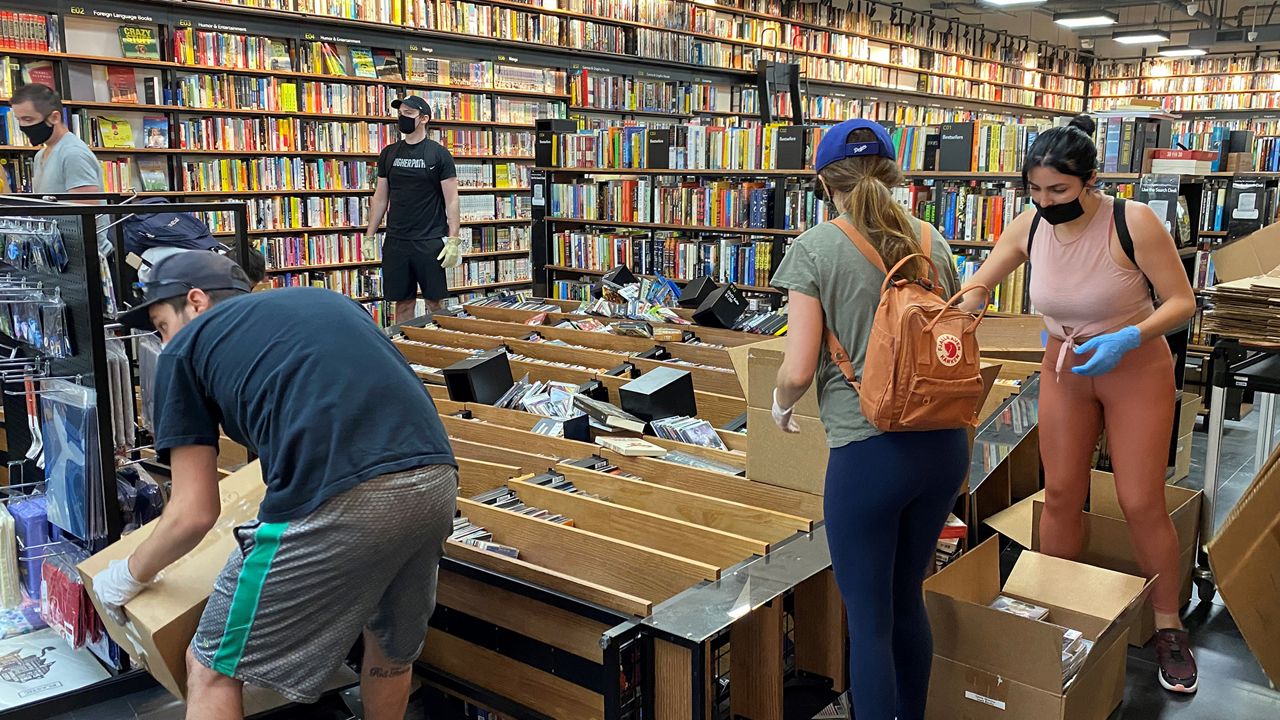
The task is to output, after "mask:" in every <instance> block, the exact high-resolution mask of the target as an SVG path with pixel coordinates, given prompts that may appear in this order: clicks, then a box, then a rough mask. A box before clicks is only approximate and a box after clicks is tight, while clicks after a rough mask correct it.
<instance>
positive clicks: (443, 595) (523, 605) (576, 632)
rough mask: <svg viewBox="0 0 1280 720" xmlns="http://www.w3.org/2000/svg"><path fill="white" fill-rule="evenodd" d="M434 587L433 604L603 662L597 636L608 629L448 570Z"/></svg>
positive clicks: (444, 571) (594, 660) (593, 660)
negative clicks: (438, 604)
mask: <svg viewBox="0 0 1280 720" xmlns="http://www.w3.org/2000/svg"><path fill="white" fill-rule="evenodd" d="M436 587H437V590H436V600H437V601H438V602H439V603H440V604H441V605H443V606H444V607H448V608H453V609H454V610H457V611H459V612H463V613H466V614H467V615H470V616H471V617H474V618H477V619H479V620H483V621H485V622H489V623H493V624H494V625H497V626H499V627H504V628H506V629H508V630H513V631H515V632H518V633H520V634H521V635H524V636H526V637H530V638H533V639H534V640H538V641H540V642H544V643H546V644H548V645H550V646H552V647H556V648H560V649H561V650H565V651H567V652H571V653H573V654H574V655H577V656H578V657H582V658H586V659H587V660H590V661H592V662H595V663H601V662H604V650H602V649H601V648H600V636H602V635H604V633H605V632H606V631H608V630H609V627H610V626H609V625H605V624H604V623H601V622H596V621H595V620H591V619H589V618H586V617H583V616H582V615H579V614H577V613H572V612H569V611H568V610H561V609H560V608H558V607H555V606H553V605H547V604H546V603H541V602H538V601H537V600H534V599H532V598H528V597H525V596H523V595H520V594H517V593H513V592H509V591H507V590H503V589H501V588H497V587H494V586H492V585H489V584H488V583H484V582H481V581H479V580H475V579H472V578H469V577H467V576H465V575H459V574H458V573H454V572H449V571H448V570H441V571H440V582H439V584H438V585H437V586H436Z"/></svg>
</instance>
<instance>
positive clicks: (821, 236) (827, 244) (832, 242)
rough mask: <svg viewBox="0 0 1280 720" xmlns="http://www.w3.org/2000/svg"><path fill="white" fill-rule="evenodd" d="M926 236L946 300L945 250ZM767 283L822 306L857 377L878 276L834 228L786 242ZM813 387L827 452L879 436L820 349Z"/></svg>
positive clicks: (949, 261)
mask: <svg viewBox="0 0 1280 720" xmlns="http://www.w3.org/2000/svg"><path fill="white" fill-rule="evenodd" d="M846 219H848V216H846ZM911 224H912V226H913V227H914V228H915V231H916V237H917V238H919V237H920V221H919V220H917V219H915V218H912V219H911ZM929 234H930V240H931V241H932V248H931V255H932V257H933V262H934V264H935V265H936V266H937V268H938V275H939V277H940V279H941V280H942V287H943V290H944V291H945V292H946V294H947V297H950V296H951V295H953V294H954V293H956V292H957V291H958V290H959V289H960V281H959V279H958V278H957V276H956V265H955V260H954V259H953V258H952V256H951V247H950V245H948V244H947V241H946V238H945V237H943V235H942V233H941V232H939V231H938V229H937V228H933V229H932V230H931V231H930V233H929ZM770 282H771V283H772V285H773V286H774V287H776V288H778V289H780V290H790V291H794V292H798V293H804V294H805V295H809V296H811V297H815V298H817V299H818V300H820V301H821V302H822V312H823V314H824V316H825V317H826V322H827V325H828V326H829V327H830V328H831V329H832V330H834V331H835V334H836V337H837V338H839V340H840V342H841V343H842V344H843V345H844V347H845V350H846V351H848V353H849V358H850V359H851V360H852V362H853V368H854V371H855V372H856V373H857V374H858V375H859V376H861V375H862V363H863V360H864V359H865V358H866V354H867V339H868V338H869V337H870V335H871V323H872V322H873V321H874V320H875V315H876V307H877V306H878V305H879V304H880V285H881V284H882V283H883V282H884V273H882V272H880V271H879V270H877V269H876V268H875V266H874V265H872V264H871V262H870V261H869V260H867V258H866V257H865V256H863V254H862V253H861V252H858V249H857V248H856V247H854V245H853V243H852V242H851V241H850V240H849V238H848V237H847V236H846V235H845V234H844V232H842V231H841V230H840V228H838V227H836V226H835V225H833V224H831V223H829V222H824V223H822V224H820V225H816V226H814V227H812V228H810V229H809V230H807V231H806V232H804V233H803V234H802V235H800V237H798V238H796V239H795V241H794V242H792V244H791V247H790V248H789V249H788V250H787V253H786V255H785V256H783V258H782V263H781V264H779V265H778V270H777V271H776V272H775V273H774V275H773V280H772V281H770ZM814 382H815V383H817V390H818V407H819V408H820V409H821V411H822V424H823V426H824V427H825V428H826V430H827V447H830V448H837V447H840V446H841V445H847V444H849V443H851V442H856V441H858V440H865V439H867V438H869V437H871V436H873V435H877V434H879V431H878V430H876V429H875V428H874V427H872V426H871V423H870V422H868V421H867V419H866V417H865V416H863V414H862V410H861V408H860V407H859V405H858V394H857V393H856V392H854V390H853V388H852V387H851V386H850V385H849V383H848V382H846V381H845V379H844V375H842V374H841V373H840V369H839V368H838V367H836V365H835V364H834V363H832V362H831V359H830V357H828V354H827V349H826V346H825V343H824V344H823V349H822V352H821V353H820V354H819V357H818V372H817V375H816V376H815V377H814Z"/></svg>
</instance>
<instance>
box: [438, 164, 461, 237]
mask: <svg viewBox="0 0 1280 720" xmlns="http://www.w3.org/2000/svg"><path fill="white" fill-rule="evenodd" d="M440 192H441V193H443V195H444V212H445V216H446V217H448V219H449V237H458V233H460V232H462V222H461V221H460V220H459V217H458V213H459V202H458V178H456V177H452V178H449V179H448V180H441V181H440Z"/></svg>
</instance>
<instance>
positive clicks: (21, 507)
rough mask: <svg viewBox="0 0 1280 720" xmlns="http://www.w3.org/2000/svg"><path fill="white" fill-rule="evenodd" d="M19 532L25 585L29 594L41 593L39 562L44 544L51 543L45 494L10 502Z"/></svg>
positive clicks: (10, 508) (21, 567) (22, 576)
mask: <svg viewBox="0 0 1280 720" xmlns="http://www.w3.org/2000/svg"><path fill="white" fill-rule="evenodd" d="M9 514H10V515H12V516H13V522H14V526H15V530H16V532H17V535H18V546H19V550H18V566H19V569H20V570H19V572H20V577H21V578H22V589H23V590H24V591H25V592H26V593H27V597H29V598H39V597H40V566H41V565H43V564H44V559H43V558H44V547H45V546H46V545H48V544H49V510H48V500H47V499H46V498H45V496H44V495H43V494H36V495H28V496H26V497H23V498H20V499H17V500H11V501H10V502H9Z"/></svg>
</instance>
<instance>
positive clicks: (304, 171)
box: [179, 157, 377, 192]
mask: <svg viewBox="0 0 1280 720" xmlns="http://www.w3.org/2000/svg"><path fill="white" fill-rule="evenodd" d="M376 177H377V169H376V168H375V167H374V163H372V162H370V161H364V160H339V159H335V158H299V157H261V158H218V159H198V160H191V159H188V160H184V161H183V162H182V163H181V167H180V170H179V180H180V183H179V189H180V190H189V191H198V192H210V191H224V192H244V191H285V192H299V191H303V192H305V191H307V190H317V191H318V190H365V189H368V188H370V187H372V186H373V181H374V180H375V179H376Z"/></svg>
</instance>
